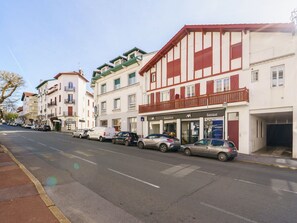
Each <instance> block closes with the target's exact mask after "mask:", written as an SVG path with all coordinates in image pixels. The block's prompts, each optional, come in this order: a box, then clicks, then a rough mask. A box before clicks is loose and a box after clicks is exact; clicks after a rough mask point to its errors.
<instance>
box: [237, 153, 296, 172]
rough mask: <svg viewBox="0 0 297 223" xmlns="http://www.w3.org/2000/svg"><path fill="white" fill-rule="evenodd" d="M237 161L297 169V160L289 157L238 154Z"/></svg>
mask: <svg viewBox="0 0 297 223" xmlns="http://www.w3.org/2000/svg"><path fill="white" fill-rule="evenodd" d="M236 160H237V161H240V162H247V163H255V164H262V165H267V166H275V167H279V168H288V169H292V170H297V160H296V159H292V158H287V157H275V156H267V155H258V154H257V155H254V154H252V155H246V154H238V157H237V158H236Z"/></svg>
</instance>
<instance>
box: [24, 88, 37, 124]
mask: <svg viewBox="0 0 297 223" xmlns="http://www.w3.org/2000/svg"><path fill="white" fill-rule="evenodd" d="M21 100H22V102H23V112H22V115H21V116H20V118H21V119H23V123H24V124H34V123H35V122H37V115H38V98H37V94H35V93H30V92H23V95H22V99H21Z"/></svg>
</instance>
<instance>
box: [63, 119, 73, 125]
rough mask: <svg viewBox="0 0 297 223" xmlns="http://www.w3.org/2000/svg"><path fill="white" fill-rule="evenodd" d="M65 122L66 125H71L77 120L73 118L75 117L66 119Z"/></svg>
mask: <svg viewBox="0 0 297 223" xmlns="http://www.w3.org/2000/svg"><path fill="white" fill-rule="evenodd" d="M65 123H66V125H70V124H75V123H76V122H75V120H73V119H67V120H66V121H65Z"/></svg>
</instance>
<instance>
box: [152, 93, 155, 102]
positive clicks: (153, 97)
mask: <svg viewBox="0 0 297 223" xmlns="http://www.w3.org/2000/svg"><path fill="white" fill-rule="evenodd" d="M154 103H155V94H154V93H151V104H154Z"/></svg>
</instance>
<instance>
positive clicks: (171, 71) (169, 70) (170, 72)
mask: <svg viewBox="0 0 297 223" xmlns="http://www.w3.org/2000/svg"><path fill="white" fill-rule="evenodd" d="M173 76H174V61H171V62H168V63H167V78H171V77H173Z"/></svg>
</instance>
